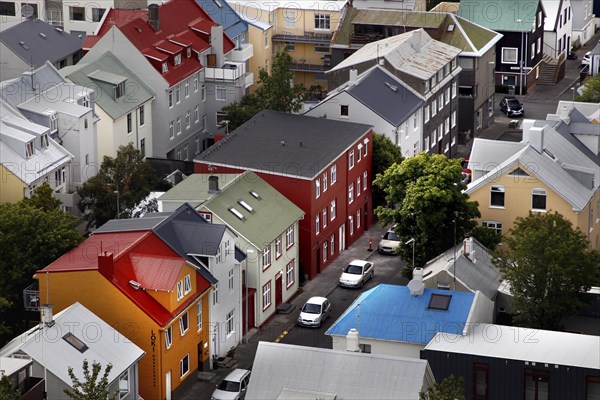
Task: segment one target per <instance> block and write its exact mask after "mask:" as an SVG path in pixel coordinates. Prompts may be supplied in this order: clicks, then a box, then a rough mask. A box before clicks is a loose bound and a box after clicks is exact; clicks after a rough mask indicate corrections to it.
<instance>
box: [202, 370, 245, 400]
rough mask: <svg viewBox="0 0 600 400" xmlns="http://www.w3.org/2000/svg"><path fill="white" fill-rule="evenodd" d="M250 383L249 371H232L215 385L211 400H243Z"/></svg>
mask: <svg viewBox="0 0 600 400" xmlns="http://www.w3.org/2000/svg"><path fill="white" fill-rule="evenodd" d="M248 382H250V371H248V370H247V369H241V368H237V369H234V370H233V371H231V372H230V373H229V375H227V376H226V377H225V379H223V380H222V381H221V383H219V384H218V385H217V388H216V389H215V391H214V392H213V394H212V396H211V400H243V399H244V398H245V397H246V390H247V389H248Z"/></svg>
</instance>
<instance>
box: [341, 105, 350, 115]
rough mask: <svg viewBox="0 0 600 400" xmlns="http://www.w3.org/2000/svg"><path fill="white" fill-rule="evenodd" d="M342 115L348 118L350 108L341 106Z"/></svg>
mask: <svg viewBox="0 0 600 400" xmlns="http://www.w3.org/2000/svg"><path fill="white" fill-rule="evenodd" d="M340 115H341V116H342V117H347V116H348V106H340Z"/></svg>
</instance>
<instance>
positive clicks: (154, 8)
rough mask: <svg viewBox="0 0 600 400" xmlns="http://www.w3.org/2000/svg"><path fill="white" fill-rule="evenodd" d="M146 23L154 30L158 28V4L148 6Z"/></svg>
mask: <svg viewBox="0 0 600 400" xmlns="http://www.w3.org/2000/svg"><path fill="white" fill-rule="evenodd" d="M148 23H149V24H150V26H151V27H152V29H154V30H155V31H158V30H160V19H159V18H158V4H150V5H149V6H148Z"/></svg>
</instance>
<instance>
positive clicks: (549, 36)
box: [542, 0, 573, 59]
mask: <svg viewBox="0 0 600 400" xmlns="http://www.w3.org/2000/svg"><path fill="white" fill-rule="evenodd" d="M542 5H543V6H544V11H546V18H545V20H544V54H545V55H547V56H549V57H551V58H553V59H557V58H558V57H559V56H560V55H561V54H563V53H565V52H566V53H569V51H571V34H572V31H573V9H572V7H571V0H542ZM565 56H566V54H565Z"/></svg>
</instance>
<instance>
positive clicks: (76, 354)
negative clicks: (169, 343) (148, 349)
mask: <svg viewBox="0 0 600 400" xmlns="http://www.w3.org/2000/svg"><path fill="white" fill-rule="evenodd" d="M92 326H93V327H94V329H89V328H90V327H92ZM69 332H70V333H71V334H73V335H74V336H75V337H76V338H77V339H79V340H80V341H81V342H83V344H85V346H87V349H86V350H85V351H83V352H80V351H79V350H78V349H77V348H75V347H74V346H72V345H71V344H69V343H68V342H67V341H66V340H64V338H63V337H64V336H65V334H67V333H69ZM23 338H26V340H23ZM15 341H18V342H20V343H19V344H17V345H16V346H15V345H14V344H13V345H12V346H11V344H9V347H11V350H12V349H15V347H16V350H20V351H22V352H24V353H25V354H27V355H29V356H30V357H31V358H33V359H34V360H35V361H36V362H37V363H39V364H41V365H45V366H46V368H47V369H48V371H49V372H50V373H52V374H53V375H55V376H56V377H58V378H59V379H60V380H61V381H62V382H64V383H66V384H67V385H68V386H69V387H70V386H71V385H72V381H71V379H70V378H69V375H68V369H69V367H73V373H74V374H75V376H76V377H77V378H79V379H80V380H82V381H85V379H84V376H83V370H82V369H81V366H82V365H83V361H84V360H88V362H89V363H90V364H91V363H92V362H99V363H100V364H102V366H103V367H105V366H106V365H108V364H112V366H113V367H112V370H111V371H110V374H109V375H108V382H109V383H112V382H114V381H116V380H118V379H119V376H120V375H121V374H122V373H123V372H124V371H126V370H127V369H128V368H129V367H130V366H132V365H133V364H134V363H136V362H138V361H139V359H140V358H141V357H142V356H143V355H144V354H145V353H144V351H143V350H142V349H140V348H139V347H138V346H136V345H135V344H134V343H133V342H132V341H131V340H130V339H129V338H127V337H126V336H125V335H124V334H123V333H122V332H118V331H117V330H116V329H115V328H113V327H111V326H110V325H108V324H107V323H106V322H104V321H103V320H102V319H100V318H99V317H98V316H96V315H95V314H94V313H92V312H91V311H90V310H88V309H87V308H85V307H84V306H83V305H81V304H79V303H74V304H73V305H71V306H69V307H67V308H66V309H64V310H63V311H61V312H59V313H57V314H56V315H55V316H54V325H53V326H51V327H44V328H43V331H42V330H40V328H39V326H36V327H35V328H32V329H30V330H29V331H28V332H27V333H26V334H24V335H22V336H19V337H17V338H15V339H13V342H15ZM11 343H12V342H11ZM3 350H4V349H3ZM13 351H14V350H13Z"/></svg>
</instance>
